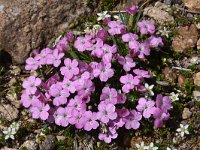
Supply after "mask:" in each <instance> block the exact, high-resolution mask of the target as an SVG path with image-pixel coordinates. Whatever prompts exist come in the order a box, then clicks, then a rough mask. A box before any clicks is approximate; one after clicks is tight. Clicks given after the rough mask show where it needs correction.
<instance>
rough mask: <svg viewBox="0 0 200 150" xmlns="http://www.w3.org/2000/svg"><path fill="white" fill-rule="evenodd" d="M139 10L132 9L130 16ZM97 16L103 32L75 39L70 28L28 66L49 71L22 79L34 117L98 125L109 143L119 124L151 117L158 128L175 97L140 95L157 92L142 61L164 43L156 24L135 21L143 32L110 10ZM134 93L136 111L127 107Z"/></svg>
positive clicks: (127, 125) (129, 126) (130, 125)
mask: <svg viewBox="0 0 200 150" xmlns="http://www.w3.org/2000/svg"><path fill="white" fill-rule="evenodd" d="M137 9H138V7H137V6H132V7H130V8H129V9H128V10H127V11H128V13H127V15H128V14H131V15H134V14H135V13H136V12H137ZM98 15H99V16H100V17H101V19H99V21H100V20H103V22H102V24H101V26H102V28H101V29H99V31H97V32H95V33H94V32H93V33H91V34H90V33H88V34H85V35H81V36H79V37H76V38H75V37H74V35H73V33H71V32H68V33H67V34H66V35H65V36H64V37H63V38H61V39H60V40H59V41H57V43H56V45H55V47H54V48H52V49H50V48H44V49H43V50H41V51H40V52H37V53H35V54H34V55H33V56H32V57H29V58H28V59H27V60H26V66H25V69H26V70H31V71H38V72H39V73H41V72H42V70H46V69H47V68H49V67H50V68H51V69H50V70H51V71H50V72H49V73H48V74H45V73H44V72H43V74H42V75H41V76H33V75H32V76H30V77H28V78H27V79H26V80H25V81H24V82H23V88H24V92H23V94H22V96H21V102H22V104H23V106H24V107H26V108H28V109H29V110H30V112H31V114H32V117H33V118H35V119H41V120H43V121H48V122H50V123H55V124H56V125H58V126H62V127H66V126H69V125H74V126H75V127H76V128H77V129H83V130H85V131H91V130H93V129H98V130H99V131H100V132H99V139H100V140H103V141H105V142H106V143H110V142H111V140H112V139H115V138H117V136H118V133H117V131H118V129H119V128H122V127H125V128H126V129H134V130H136V129H138V128H139V127H140V123H141V121H142V118H144V119H149V118H150V117H151V118H152V119H154V125H155V127H156V128H157V127H161V126H162V125H163V122H164V121H166V120H167V119H169V117H170V115H169V113H168V111H169V110H170V108H171V100H170V99H169V97H167V96H162V95H158V96H157V98H156V102H155V101H154V100H153V98H152V99H149V98H143V97H144V96H142V95H144V93H146V92H147V90H148V91H149V92H150V94H151V96H153V95H154V93H153V92H152V91H151V89H152V87H150V89H146V87H145V86H144V84H145V79H146V78H150V74H149V72H148V71H146V70H144V69H142V68H141V67H140V63H139V62H140V61H141V60H143V59H145V58H146V57H148V56H149V55H150V52H151V50H152V49H155V48H157V47H159V46H162V45H163V42H162V39H161V38H160V37H156V36H155V34H154V33H155V30H156V29H155V26H154V25H153V24H152V23H151V22H150V21H148V20H142V21H139V22H138V23H137V24H136V26H137V27H138V28H139V30H137V31H140V32H134V31H129V30H128V28H127V25H126V24H125V22H122V21H116V20H112V17H111V16H110V15H106V12H105V13H104V14H103V15H102V16H101V15H100V14H98ZM106 17H109V18H106ZM133 32H134V33H133ZM141 35H143V36H141ZM133 92H137V93H139V94H140V95H141V98H138V99H139V101H138V105H137V106H135V109H133V108H132V107H131V108H129V107H125V106H128V105H126V104H127V103H128V102H127V101H128V97H129V96H130V95H131V94H132V93H133Z"/></svg>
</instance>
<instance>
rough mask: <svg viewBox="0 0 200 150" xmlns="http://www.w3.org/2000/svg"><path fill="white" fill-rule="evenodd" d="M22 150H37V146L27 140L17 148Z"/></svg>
mask: <svg viewBox="0 0 200 150" xmlns="http://www.w3.org/2000/svg"><path fill="white" fill-rule="evenodd" d="M24 148H26V149H28V150H37V148H38V144H37V143H36V142H35V141H32V140H28V141H25V142H24V143H23V144H22V145H21V146H20V148H19V150H23V149H24Z"/></svg>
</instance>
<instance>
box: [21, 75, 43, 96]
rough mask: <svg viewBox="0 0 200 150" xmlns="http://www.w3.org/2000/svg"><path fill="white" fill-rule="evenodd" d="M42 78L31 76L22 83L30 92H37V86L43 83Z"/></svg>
mask: <svg viewBox="0 0 200 150" xmlns="http://www.w3.org/2000/svg"><path fill="white" fill-rule="evenodd" d="M41 82H42V81H41V79H40V78H36V77H35V76H30V77H29V78H28V79H27V80H25V81H24V82H23V84H22V86H23V88H25V89H26V92H27V93H28V94H35V93H36V91H37V87H38V86H39V85H40V84H41Z"/></svg>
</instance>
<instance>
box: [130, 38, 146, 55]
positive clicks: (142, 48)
mask: <svg viewBox="0 0 200 150" xmlns="http://www.w3.org/2000/svg"><path fill="white" fill-rule="evenodd" d="M132 48H133V49H132V50H131V51H134V53H135V54H136V55H138V57H139V58H145V56H149V55H150V48H149V45H148V44H147V43H139V42H138V41H134V42H133V44H132Z"/></svg>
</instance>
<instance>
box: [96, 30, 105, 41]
mask: <svg viewBox="0 0 200 150" xmlns="http://www.w3.org/2000/svg"><path fill="white" fill-rule="evenodd" d="M96 37H97V38H100V39H101V40H103V41H105V40H106V39H107V37H108V32H107V31H106V30H105V29H100V30H99V31H98V32H97V36H96Z"/></svg>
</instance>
